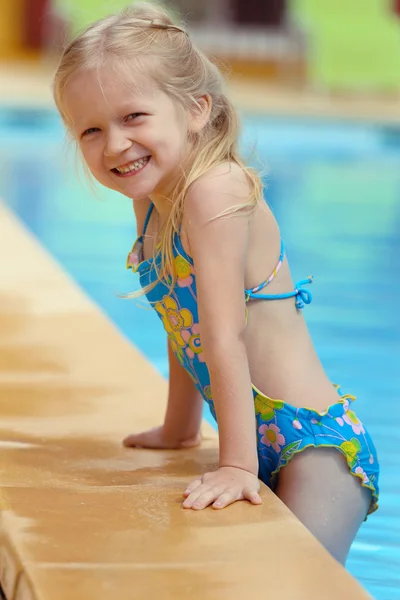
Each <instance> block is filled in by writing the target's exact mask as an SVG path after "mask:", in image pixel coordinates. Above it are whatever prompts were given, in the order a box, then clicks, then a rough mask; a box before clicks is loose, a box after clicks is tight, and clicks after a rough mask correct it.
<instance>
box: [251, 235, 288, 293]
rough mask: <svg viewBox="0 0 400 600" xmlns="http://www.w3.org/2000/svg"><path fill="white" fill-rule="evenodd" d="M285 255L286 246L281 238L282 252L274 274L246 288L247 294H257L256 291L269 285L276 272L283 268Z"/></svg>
mask: <svg viewBox="0 0 400 600" xmlns="http://www.w3.org/2000/svg"><path fill="white" fill-rule="evenodd" d="M284 256H285V246H284V244H283V240H282V239H281V253H280V255H279V259H278V264H277V265H276V267H275V269H274V270H273V271H272V274H271V275H270V276H269V277H268V279H266V280H265V281H263V282H262V283H260V285H257V286H256V287H253V288H250V289H249V290H245V292H246V294H248V295H249V296H250V297H251V296H252V294H255V293H256V292H259V291H260V290H263V289H264V288H265V287H267V285H268V284H270V283H271V281H272V280H273V279H274V278H275V277H276V274H277V273H278V271H279V269H280V268H281V266H282V263H283V257H284Z"/></svg>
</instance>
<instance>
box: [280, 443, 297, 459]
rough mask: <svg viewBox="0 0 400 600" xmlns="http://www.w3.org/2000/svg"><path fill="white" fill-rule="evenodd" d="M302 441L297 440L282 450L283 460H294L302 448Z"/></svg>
mask: <svg viewBox="0 0 400 600" xmlns="http://www.w3.org/2000/svg"><path fill="white" fill-rule="evenodd" d="M300 444H301V440H296V441H295V442H291V443H290V444H288V445H287V446H285V448H284V449H283V450H282V454H281V460H289V459H290V458H292V456H293V454H294V453H295V452H296V450H298V449H299V448H300Z"/></svg>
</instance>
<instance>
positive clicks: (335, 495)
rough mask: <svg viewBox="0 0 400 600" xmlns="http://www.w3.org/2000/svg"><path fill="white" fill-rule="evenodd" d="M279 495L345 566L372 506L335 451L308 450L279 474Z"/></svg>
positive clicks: (332, 449)
mask: <svg viewBox="0 0 400 600" xmlns="http://www.w3.org/2000/svg"><path fill="white" fill-rule="evenodd" d="M276 494H277V496H278V497H279V498H280V499H281V500H282V502H284V503H285V504H286V506H288V508H289V509H290V510H291V511H292V512H293V513H294V514H295V515H296V516H297V518H298V519H299V520H300V521H301V522H302V523H303V524H304V525H305V526H306V527H307V529H309V530H310V531H311V533H312V534H313V535H314V536H315V537H316V538H317V539H318V540H319V541H320V542H321V544H322V545H323V546H325V548H326V549H327V550H329V552H330V553H331V554H332V555H333V556H334V558H336V560H338V561H339V562H341V563H342V564H344V563H345V561H346V558H347V554H348V552H349V550H350V546H351V544H352V542H353V540H354V538H355V536H356V533H357V531H358V528H359V527H360V525H361V523H362V522H363V520H364V519H365V516H366V514H367V512H368V508H369V506H370V503H371V495H372V494H371V492H370V490H368V489H366V488H364V487H362V486H361V481H360V480H359V479H358V478H356V477H354V476H353V475H351V474H350V471H349V468H348V466H347V463H346V460H345V458H344V456H342V454H341V453H340V452H339V451H338V450H335V449H334V448H321V447H320V448H307V449H306V450H304V451H303V452H300V453H299V454H296V455H295V456H294V457H293V458H292V459H291V461H290V462H289V464H287V465H286V467H284V468H282V470H281V471H280V472H279V481H278V485H277V488H276Z"/></svg>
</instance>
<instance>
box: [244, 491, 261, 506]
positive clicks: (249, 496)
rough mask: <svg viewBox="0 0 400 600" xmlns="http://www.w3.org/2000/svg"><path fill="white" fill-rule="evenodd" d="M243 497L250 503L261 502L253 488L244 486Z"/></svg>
mask: <svg viewBox="0 0 400 600" xmlns="http://www.w3.org/2000/svg"><path fill="white" fill-rule="evenodd" d="M243 498H244V499H245V500H249V502H251V503H252V504H262V500H261V496H260V494H259V493H258V492H257V491H256V490H255V489H254V488H244V490H243Z"/></svg>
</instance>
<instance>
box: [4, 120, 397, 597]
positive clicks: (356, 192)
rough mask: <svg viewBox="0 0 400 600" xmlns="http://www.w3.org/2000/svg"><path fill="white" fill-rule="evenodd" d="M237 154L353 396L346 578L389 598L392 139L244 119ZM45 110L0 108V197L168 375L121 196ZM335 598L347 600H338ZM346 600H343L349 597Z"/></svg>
mask: <svg viewBox="0 0 400 600" xmlns="http://www.w3.org/2000/svg"><path fill="white" fill-rule="evenodd" d="M244 132H245V134H244V136H243V141H242V144H243V149H244V151H245V153H246V154H249V155H251V156H252V160H257V161H258V162H259V164H261V165H262V166H263V167H264V168H265V169H266V171H267V175H266V177H265V179H266V183H267V189H266V199H267V201H268V202H269V204H270V205H271V207H272V209H273V211H274V213H275V215H276V217H277V219H278V221H279V223H280V226H281V230H282V234H283V237H284V239H285V242H286V246H287V251H288V256H289V260H290V262H291V267H292V271H293V275H294V277H295V278H296V277H297V276H299V277H300V276H303V275H304V272H305V271H306V273H308V272H310V273H313V275H314V277H315V283H314V285H313V295H314V302H313V304H312V305H311V307H308V308H307V309H306V312H305V315H306V318H307V321H308V324H309V327H310V330H311V333H312V336H313V339H314V341H315V344H316V347H317V350H318V352H319V354H320V356H321V358H322V361H323V363H324V365H325V368H326V370H327V372H328V374H329V376H330V378H331V379H332V380H333V381H338V382H340V383H341V385H342V388H343V390H344V391H346V392H350V393H355V394H356V395H357V396H358V407H357V412H358V413H359V415H360V418H361V419H362V420H365V421H366V422H367V423H368V427H369V429H370V432H371V434H372V435H373V437H374V439H375V442H376V445H377V448H378V452H379V455H380V462H381V467H382V475H381V490H382V493H381V501H380V505H381V508H380V510H379V511H378V513H376V514H375V515H373V516H372V517H371V518H370V519H369V521H368V523H367V524H366V525H364V526H363V527H362V529H361V531H360V533H359V535H358V537H357V539H356V541H355V543H354V545H353V548H352V551H351V555H350V558H349V561H348V568H349V570H350V571H351V572H352V573H353V574H354V575H355V576H356V577H357V578H358V579H359V580H360V582H361V583H362V584H363V585H364V586H365V587H366V588H367V590H368V591H369V592H370V593H371V594H372V596H373V597H374V598H376V599H377V600H395V599H398V598H400V547H399V544H400V515H399V508H400V501H399V493H400V474H399V467H398V465H399V463H400V449H399V445H398V444H397V442H396V439H397V432H398V429H399V426H400V404H399V401H398V390H399V387H400V385H399V384H400V376H399V371H400V369H399V367H400V310H399V308H400V306H399V298H400V276H399V270H400V269H399V260H400V258H399V257H400V233H399V232H400V169H399V160H400V130H399V131H396V130H395V129H394V128H383V127H374V126H368V125H356V124H351V123H344V122H323V121H321V122H317V121H315V120H313V121H299V120H291V119H271V118H267V117H265V118H264V117H255V116H247V117H246V118H245V120H244ZM62 139H63V132H62V128H61V125H60V123H59V121H58V119H57V117H56V115H55V114H54V113H53V112H51V111H43V110H12V109H6V108H3V109H0V196H2V197H3V198H4V199H5V201H6V203H7V204H8V205H9V207H10V208H11V209H12V210H13V211H14V212H15V213H16V214H17V215H18V216H19V217H20V218H21V220H22V221H23V222H24V223H25V224H26V225H27V227H28V228H29V229H30V230H31V231H33V233H34V234H35V235H36V236H37V237H38V238H39V239H40V241H41V243H42V244H43V245H44V246H45V247H46V248H47V249H48V250H49V251H50V253H51V254H52V255H53V256H54V257H55V258H56V259H57V260H58V261H59V262H60V264H61V265H62V266H63V267H64V269H65V270H66V271H67V272H69V273H70V274H71V275H72V276H73V277H74V279H75V280H76V281H77V282H78V283H79V284H80V285H81V287H82V288H83V289H84V290H85V291H86V292H87V294H88V295H89V296H91V297H92V298H93V299H94V301H95V302H97V304H98V305H99V306H101V308H102V309H103V311H104V312H105V313H106V314H107V315H108V316H109V317H110V318H111V319H112V320H113V321H114V323H115V324H116V325H117V327H119V329H120V330H121V331H122V332H123V334H124V335H125V336H126V337H128V338H129V339H130V340H132V342H134V343H135V345H136V346H137V347H138V348H139V349H140V350H141V351H142V352H143V353H144V354H145V355H146V356H147V357H148V358H149V360H151V361H152V363H153V364H154V365H155V367H156V368H157V369H158V370H159V371H160V372H161V373H162V374H163V375H166V374H167V360H166V351H165V342H164V336H163V332H162V330H161V327H160V323H159V320H158V318H157V317H156V316H155V315H154V314H153V311H152V310H150V309H149V308H148V307H146V306H144V305H143V303H142V302H138V301H126V300H121V299H119V298H118V293H121V292H127V291H131V290H132V289H137V281H136V279H135V277H134V276H132V274H131V272H128V271H126V270H125V268H124V266H125V257H126V254H127V252H128V250H129V249H130V247H131V244H132V242H133V240H134V238H135V233H136V232H135V225H134V219H133V213H132V209H131V205H130V203H129V201H128V200H126V199H125V198H123V197H121V196H118V195H117V194H113V193H112V192H108V191H104V190H99V189H97V190H96V193H95V194H94V193H93V192H92V190H91V189H90V187H89V186H88V185H87V184H86V183H85V179H84V176H83V175H82V176H81V177H79V175H78V174H77V172H76V169H75V166H74V160H73V157H71V153H69V154H68V153H67V151H66V147H65V146H63V144H62ZM346 600H347V599H346ZM349 600H350V599H349Z"/></svg>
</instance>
